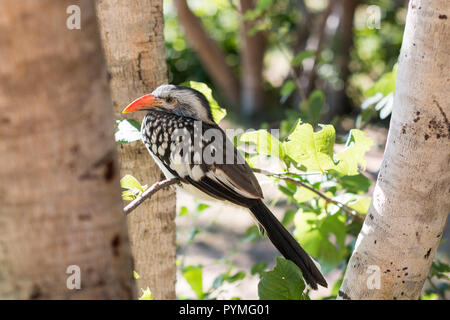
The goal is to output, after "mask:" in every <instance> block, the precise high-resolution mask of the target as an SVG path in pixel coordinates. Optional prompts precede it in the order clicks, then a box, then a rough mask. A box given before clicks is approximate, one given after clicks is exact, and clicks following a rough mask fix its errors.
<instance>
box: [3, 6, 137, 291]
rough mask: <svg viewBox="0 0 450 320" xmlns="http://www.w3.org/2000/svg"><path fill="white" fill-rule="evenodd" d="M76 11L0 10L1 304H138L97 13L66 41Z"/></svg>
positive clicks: (85, 13)
mask: <svg viewBox="0 0 450 320" xmlns="http://www.w3.org/2000/svg"><path fill="white" fill-rule="evenodd" d="M72 4H73V3H72V2H71V1H53V0H40V1H33V0H28V1H14V0H8V1H7V0H3V1H2V2H1V3H0V11H1V12H2V16H1V18H0V34H1V37H0V47H1V48H2V49H1V51H0V60H1V61H3V63H1V64H0V155H1V156H0V299H130V298H133V297H134V287H133V285H134V283H133V278H132V267H131V263H130V262H131V254H130V251H129V247H128V240H127V232H126V226H125V219H124V218H123V213H122V202H121V200H120V188H119V174H118V165H117V154H116V151H115V142H114V140H113V117H112V112H111V98H110V95H109V90H108V84H107V81H106V72H105V71H106V70H105V69H104V62H103V60H102V51H101V44H100V37H99V34H98V29H97V24H96V19H95V11H94V5H93V3H91V1H89V0H85V1H78V2H77V5H78V6H79V7H80V8H81V30H69V29H68V28H67V27H66V19H67V18H68V17H69V15H68V14H67V13H66V9H67V7H68V6H69V5H72ZM44 13H45V14H44ZM6 61H7V63H5V62H6ZM77 267H79V269H78V268H77ZM78 270H79V272H80V273H78ZM66 272H67V273H66ZM77 275H80V276H81V278H80V287H81V289H79V290H78V289H75V288H73V286H72V285H75V286H76V283H77V280H76V277H77ZM68 278H71V279H73V280H74V281H73V282H72V281H70V279H68Z"/></svg>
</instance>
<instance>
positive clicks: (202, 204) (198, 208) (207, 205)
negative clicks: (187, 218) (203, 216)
mask: <svg viewBox="0 0 450 320" xmlns="http://www.w3.org/2000/svg"><path fill="white" fill-rule="evenodd" d="M209 207H211V206H210V205H209V204H206V203H200V204H199V205H198V206H197V211H198V212H202V211H203V210H206V209H208V208H209Z"/></svg>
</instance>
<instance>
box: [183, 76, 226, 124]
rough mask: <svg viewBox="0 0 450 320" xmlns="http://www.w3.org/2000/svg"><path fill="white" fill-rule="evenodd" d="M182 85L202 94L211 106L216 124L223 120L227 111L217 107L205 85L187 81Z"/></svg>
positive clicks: (209, 89)
mask: <svg viewBox="0 0 450 320" xmlns="http://www.w3.org/2000/svg"><path fill="white" fill-rule="evenodd" d="M182 85H185V86H188V87H191V88H192V89H195V90H197V91H200V92H201V93H203V95H204V96H205V97H206V99H207V100H208V102H209V105H210V106H211V113H212V117H213V120H214V121H215V122H216V123H219V122H220V121H221V120H222V119H223V118H225V116H226V115H227V111H226V110H225V109H223V108H221V107H220V106H219V104H218V103H217V101H216V100H215V99H214V97H213V95H212V90H211V88H210V87H208V85H207V84H206V83H203V82H197V81H188V82H185V83H183V84H182Z"/></svg>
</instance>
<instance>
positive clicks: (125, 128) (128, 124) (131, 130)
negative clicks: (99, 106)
mask: <svg viewBox="0 0 450 320" xmlns="http://www.w3.org/2000/svg"><path fill="white" fill-rule="evenodd" d="M116 124H117V130H116V133H115V135H114V136H115V139H116V142H119V143H130V142H133V141H137V140H141V124H140V123H139V122H138V121H136V120H133V119H124V120H117V121H116Z"/></svg>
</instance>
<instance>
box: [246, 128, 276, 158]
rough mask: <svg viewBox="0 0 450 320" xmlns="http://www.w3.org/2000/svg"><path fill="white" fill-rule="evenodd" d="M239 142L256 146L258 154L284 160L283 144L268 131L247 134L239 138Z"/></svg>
mask: <svg viewBox="0 0 450 320" xmlns="http://www.w3.org/2000/svg"><path fill="white" fill-rule="evenodd" d="M239 141H240V142H243V143H252V144H254V145H256V151H257V152H258V154H265V155H269V156H273V157H277V158H280V159H283V158H284V147H283V144H282V143H281V142H280V141H279V140H278V139H277V138H275V137H274V136H272V135H271V134H270V133H269V132H267V131H266V130H263V129H261V130H257V131H251V132H245V133H243V134H241V135H240V136H239Z"/></svg>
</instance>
